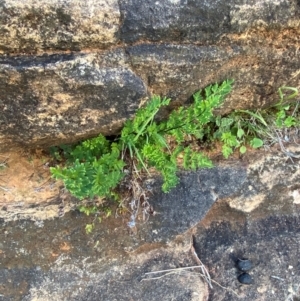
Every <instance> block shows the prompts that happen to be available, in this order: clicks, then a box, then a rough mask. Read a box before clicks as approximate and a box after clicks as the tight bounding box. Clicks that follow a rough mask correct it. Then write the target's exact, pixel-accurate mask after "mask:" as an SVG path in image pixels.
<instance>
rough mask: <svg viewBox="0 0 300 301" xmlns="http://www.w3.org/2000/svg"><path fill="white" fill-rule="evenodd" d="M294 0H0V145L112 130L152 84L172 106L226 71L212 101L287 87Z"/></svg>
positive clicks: (295, 25) (295, 22)
mask: <svg viewBox="0 0 300 301" xmlns="http://www.w3.org/2000/svg"><path fill="white" fill-rule="evenodd" d="M299 16H300V7H299V1H298V2H297V1H295V0H294V1H287V0H278V1H269V0H260V1H233V0H232V1H225V0H219V1H213V3H212V2H210V3H208V2H207V1H204V0H202V1H183V0H180V1H178V0H176V1H155V0H148V1H143V2H142V3H141V2H140V1H137V0H132V1H122V0H120V1H116V0H101V1H95V0H88V1H84V2H82V1H76V0H72V1H58V0H55V1H52V0H51V1H49V0H48V1H47V0H43V1H34V0H30V1H26V2H24V1H20V0H6V1H2V2H1V4H0V32H1V34H0V53H1V57H0V90H1V98H0V125H1V127H0V151H5V150H8V149H11V148H13V147H16V146H22V147H24V146H26V147H28V146H30V147H32V148H36V147H48V146H51V145H55V144H56V145H57V144H60V143H68V142H73V141H75V140H76V141H77V140H79V139H82V138H87V137H90V136H93V135H96V134H98V133H99V132H101V133H104V134H110V135H111V134H116V133H118V131H119V129H120V127H121V125H122V123H123V122H124V120H126V119H128V118H131V117H132V116H133V114H134V112H135V111H136V109H137V108H138V106H140V105H142V104H143V103H144V101H145V98H146V96H149V95H150V94H152V93H156V94H160V95H163V96H169V97H171V98H172V100H173V102H174V103H173V106H174V105H178V104H179V103H181V104H182V103H185V102H186V101H188V100H189V99H190V97H191V96H192V94H193V93H194V92H195V91H196V90H198V89H200V88H203V87H205V86H207V85H209V84H211V83H214V82H219V81H222V80H224V79H228V78H232V79H234V80H235V86H234V91H233V92H232V94H231V95H230V97H228V98H227V100H226V103H225V104H224V106H223V108H222V110H221V111H219V113H226V112H228V111H230V110H232V109H233V108H246V107H248V108H250V107H251V108H258V107H261V106H264V105H267V104H269V103H271V102H274V101H276V100H277V99H278V95H277V89H278V88H279V87H280V86H282V85H289V86H294V87H298V88H299V76H300V73H299V69H300V66H299V64H300V63H299V60H298V56H299V55H298V52H299V45H300V44H299V43H300V42H299V37H300V23H299Z"/></svg>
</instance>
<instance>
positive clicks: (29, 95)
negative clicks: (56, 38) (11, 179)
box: [0, 53, 147, 149]
mask: <svg viewBox="0 0 300 301" xmlns="http://www.w3.org/2000/svg"><path fill="white" fill-rule="evenodd" d="M118 55H119V57H120V58H121V57H122V53H120V54H118ZM111 57H112V59H114V57H113V55H111ZM100 60H101V58H100ZM0 62H1V63H0V74H2V76H0V81H2V82H1V85H5V93H4V94H3V98H2V99H1V101H2V102H1V107H2V112H1V114H2V118H1V121H0V122H1V133H2V137H3V138H2V139H1V140H0V148H1V149H5V148H6V147H8V146H9V142H8V141H13V142H14V143H13V144H14V145H18V146H22V147H27V148H29V147H31V148H33V147H49V146H51V145H54V144H61V143H67V142H72V141H73V142H74V141H78V140H79V139H81V138H84V137H87V136H93V135H97V134H98V133H99V132H100V131H101V132H102V133H103V134H105V135H112V134H115V133H116V132H117V131H118V130H120V128H121V126H122V123H123V122H124V121H125V120H126V119H128V118H130V117H131V116H132V115H133V114H134V113H135V111H136V109H137V108H138V106H139V104H140V102H141V101H143V99H144V98H145V97H146V96H147V90H146V87H145V85H144V83H143V82H142V80H141V79H140V78H139V77H138V76H136V75H135V74H134V73H133V72H132V71H131V70H130V69H127V68H126V67H122V68H115V67H114V66H113V64H111V65H109V63H108V62H106V66H103V67H102V68H99V67H98V65H97V61H96V60H95V56H94V55H80V56H74V55H73V54H69V55H59V56H58V55H44V56H41V57H39V58H37V59H36V60H32V58H30V57H14V58H4V57H2V58H1V59H0Z"/></svg>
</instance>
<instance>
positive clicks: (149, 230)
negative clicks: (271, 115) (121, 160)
mask: <svg viewBox="0 0 300 301" xmlns="http://www.w3.org/2000/svg"><path fill="white" fill-rule="evenodd" d="M293 151H294V152H296V151H297V150H296V149H295V150H293ZM263 157H264V158H265V159H264V160H262V158H263ZM272 157H274V158H275V159H272ZM297 160H298V159H294V162H292V161H291V160H289V159H287V158H286V157H285V156H284V155H283V154H281V155H280V154H277V155H276V156H275V154H274V153H273V154H270V153H269V154H264V155H262V153H259V154H258V155H257V156H254V157H251V156H249V157H246V158H245V160H244V161H243V160H241V161H238V162H236V163H235V164H233V163H231V164H228V163H227V164H223V165H222V164H221V165H219V166H218V167H216V168H213V169H208V170H201V171H198V172H194V173H183V174H181V175H180V179H181V181H180V184H179V186H178V188H176V189H174V190H173V191H172V192H170V193H169V194H163V193H161V192H159V191H158V189H159V184H160V183H159V181H158V182H156V183H155V184H154V185H153V187H154V188H153V195H152V196H151V198H150V199H149V202H150V204H151V205H152V206H153V210H154V211H155V212H156V214H155V215H154V216H150V217H149V220H148V221H147V222H145V221H143V219H142V216H138V217H137V219H136V223H137V224H136V232H133V231H131V230H130V229H129V228H128V226H127V222H128V219H126V218H124V219H122V218H121V217H119V218H117V219H115V218H109V219H104V220H103V221H102V223H100V224H96V227H95V229H94V231H93V232H92V234H90V235H87V234H86V233H85V229H84V227H85V225H86V223H90V222H91V221H92V220H93V219H94V217H88V216H85V215H83V214H80V213H79V212H78V211H72V212H69V213H67V212H66V214H65V216H64V217H63V218H54V219H53V216H52V217H51V219H47V218H46V217H47V208H48V206H49V205H50V204H45V206H44V207H43V206H39V207H35V208H36V211H39V216H37V215H34V213H33V210H34V209H35V208H30V207H28V208H27V209H29V210H31V211H27V212H26V210H27V209H26V208H25V207H20V208H17V207H15V208H9V207H7V208H6V209H5V210H6V211H4V210H3V208H2V210H1V217H2V218H4V220H3V219H2V220H1V228H0V229H1V230H0V254H1V261H0V280H1V283H2V284H3V286H0V294H2V296H1V297H3V300H5V301H6V300H12V299H13V300H26V301H27V300H65V299H76V300H87V301H92V300H99V296H104V297H103V299H104V300H124V301H125V300H126V301H127V300H130V298H133V299H134V300H157V298H158V297H157V296H159V299H162V300H172V298H173V300H178V301H179V300H193V301H196V300H197V301H199V300H200V301H202V300H206V299H205V298H206V294H207V287H206V286H205V285H204V283H203V282H202V280H200V278H199V277H200V276H199V274H197V273H199V270H194V271H193V270H189V272H188V273H184V274H182V273H179V272H178V270H177V271H174V274H173V273H171V274H169V275H167V276H163V277H162V278H160V279H156V280H143V281H141V280H142V279H146V278H147V279H149V278H150V277H160V276H162V275H161V274H159V275H156V274H155V275H152V274H150V275H145V273H147V272H150V271H159V270H165V269H176V268H179V267H189V266H193V265H196V264H198V262H197V260H195V254H194V253H193V249H192V246H194V247H195V250H196V254H197V256H198V257H199V258H200V260H201V261H202V262H203V263H204V264H205V265H206V266H207V268H208V271H209V273H210V274H211V277H212V279H213V280H214V281H217V282H218V283H219V284H221V285H222V287H219V286H218V285H215V284H214V283H213V289H210V298H211V299H212V300H214V301H229V300H239V299H238V297H237V296H236V294H237V295H239V298H242V299H243V300H245V301H250V300H251V301H252V300H257V301H258V300H270V299H271V297H272V296H273V295H274V294H276V296H279V297H278V298H279V299H280V300H285V299H286V298H287V296H288V294H291V296H294V297H295V298H296V297H298V296H300V292H299V286H297V285H298V283H299V282H300V279H298V278H299V275H298V274H297V273H296V272H295V271H297V270H298V269H299V266H298V265H299V263H298V258H299V248H298V241H299V239H300V237H298V236H299V233H300V229H299V225H300V220H299V212H298V207H297V206H298V205H297V204H295V203H294V201H293V194H290V193H289V192H293V191H295V190H298V188H299V187H298V186H297V185H298V184H297V183H298V182H299V173H297V171H298V169H299V168H298V167H297V165H296V164H298V163H299V162H298V161H297ZM256 166H257V167H258V166H260V168H261V169H260V171H258V170H257V169H255V167H256ZM293 167H295V168H296V169H297V170H295V169H294V168H293ZM279 168H280V169H281V170H282V171H283V172H282V173H280V174H281V175H282V176H278V174H279V173H278V172H279ZM272 171H273V175H274V177H273V178H270V176H267V174H266V173H265V172H269V173H270V175H271V174H272ZM276 175H277V176H276ZM265 177H269V179H268V180H267V179H266V178H265ZM292 177H293V180H292V181H293V182H294V184H292V183H291V182H289V181H290V180H291V178H292ZM264 180H266V182H262V181H264ZM250 184H251V185H252V187H253V189H252V190H251V191H252V196H254V195H255V191H256V193H264V194H265V195H266V197H264V202H263V203H261V204H259V206H258V207H257V208H256V209H254V210H252V211H250V212H246V213H245V211H246V210H241V209H239V210H237V209H236V208H232V207H230V206H229V205H228V201H229V200H232V199H239V198H241V197H242V196H243V197H246V196H247V194H246V190H247V189H246V188H249V185H250ZM256 188H257V189H256ZM247 191H248V190H247ZM272 191H273V192H272ZM58 202H59V200H56V203H57V207H59V205H61V203H58ZM212 204H213V207H212V209H211V210H210V211H209V212H208V213H207V214H206V212H207V211H208V209H209V208H210V206H211V205H212ZM240 206H242V204H241V205H240ZM42 208H43V209H44V217H43V216H42V215H41V214H40V213H41V212H42ZM57 209H59V208H57ZM66 209H68V208H66ZM13 210H14V212H12V211H13ZM51 210H53V208H51ZM29 213H30V214H32V216H31V218H30V216H29ZM13 214H14V216H13ZM58 214H59V210H57V215H58ZM205 214H206V216H205V217H204V215H205ZM24 217H26V220H25V219H23V218H24ZM203 217H204V219H203ZM30 219H31V220H30ZM201 219H202V221H201V222H200V223H199V221H200V220H201ZM191 228H192V230H190V229H191ZM37 250H38V252H37ZM238 258H248V259H249V260H251V262H252V264H253V268H252V269H251V271H250V272H249V274H251V277H252V278H253V285H251V286H250V288H249V287H247V289H245V286H242V285H240V284H239V282H238V280H237V277H238V275H239V272H238V270H237V268H236V261H237V259H238ZM271 276H274V277H275V278H274V277H271ZM276 277H277V278H276ZM201 279H202V278H201ZM281 279H284V282H282V280H281ZM12 283H14V284H17V285H14V286H13V285H12ZM287 284H288V286H287ZM288 287H290V289H289V290H288ZM291 289H293V293H291ZM273 292H274V293H273ZM169 296H170V299H168V298H169ZM97 298H98V299H97Z"/></svg>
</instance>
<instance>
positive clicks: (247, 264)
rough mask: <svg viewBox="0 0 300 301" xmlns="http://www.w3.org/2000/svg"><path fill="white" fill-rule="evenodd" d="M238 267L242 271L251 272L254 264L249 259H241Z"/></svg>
mask: <svg viewBox="0 0 300 301" xmlns="http://www.w3.org/2000/svg"><path fill="white" fill-rule="evenodd" d="M237 267H238V269H239V270H240V271H242V272H246V271H249V270H251V268H252V262H251V261H250V260H248V259H239V261H238V263H237Z"/></svg>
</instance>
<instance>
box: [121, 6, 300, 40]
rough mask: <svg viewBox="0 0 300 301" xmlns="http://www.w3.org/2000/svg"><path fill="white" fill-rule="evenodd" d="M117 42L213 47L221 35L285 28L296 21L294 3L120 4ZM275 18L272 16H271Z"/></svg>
mask: <svg viewBox="0 0 300 301" xmlns="http://www.w3.org/2000/svg"><path fill="white" fill-rule="evenodd" d="M120 9H121V14H122V27H121V39H122V40H123V41H125V42H127V43H128V42H137V41H139V40H148V41H155V42H161V41H176V42H181V43H191V42H200V41H201V44H214V43H216V42H218V41H220V40H221V39H222V38H223V37H224V34H228V33H240V32H243V31H246V30H248V29H250V28H251V27H255V26H259V25H266V26H270V27H271V24H272V25H273V24H274V25H275V24H276V25H277V26H284V25H286V24H287V23H288V22H289V21H290V20H291V19H292V20H293V19H294V20H295V21H296V14H297V7H296V4H295V3H293V4H291V3H289V2H288V1H286V0H281V1H279V2H269V1H263V0H260V1H256V2H240V3H237V2H236V1H233V0H231V1H226V0H219V1H213V2H206V1H197V0H192V1H185V0H184V1H180V0H169V1H156V0H147V1H143V2H142V3H141V2H140V1H139V0H132V1H126V0H121V1H120ZM275 16H276V17H275Z"/></svg>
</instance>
